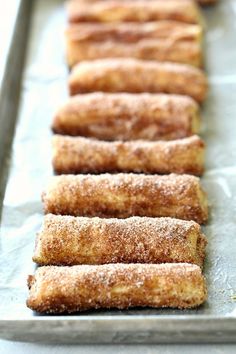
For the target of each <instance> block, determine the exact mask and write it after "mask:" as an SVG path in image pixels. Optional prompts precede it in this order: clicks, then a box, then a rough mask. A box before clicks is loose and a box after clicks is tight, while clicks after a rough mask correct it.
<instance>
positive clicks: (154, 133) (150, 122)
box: [52, 92, 200, 140]
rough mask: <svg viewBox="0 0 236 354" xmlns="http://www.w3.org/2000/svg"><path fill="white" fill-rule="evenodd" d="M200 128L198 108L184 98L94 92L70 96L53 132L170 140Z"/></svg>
mask: <svg viewBox="0 0 236 354" xmlns="http://www.w3.org/2000/svg"><path fill="white" fill-rule="evenodd" d="M199 126H200V115H199V107H198V105H197V104H196V102H195V101H194V100H193V99H192V98H190V97H187V96H179V95H165V94H150V93H143V94H130V93H102V92H95V93H90V94H84V95H76V96H73V97H70V98H69V100H68V101H67V102H66V103H65V104H64V105H63V106H62V107H61V108H59V109H58V111H57V113H56V115H55V116H54V119H53V124H52V129H53V131H54V132H55V133H58V134H67V135H82V136H87V137H94V138H98V139H102V140H137V139H145V140H170V139H178V138H183V137H186V136H190V135H193V134H196V133H198V131H199Z"/></svg>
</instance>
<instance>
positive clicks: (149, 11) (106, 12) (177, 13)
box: [66, 0, 201, 23]
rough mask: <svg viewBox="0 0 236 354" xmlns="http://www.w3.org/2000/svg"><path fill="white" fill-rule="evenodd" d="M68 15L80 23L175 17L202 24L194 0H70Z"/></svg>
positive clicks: (72, 20) (74, 21)
mask: <svg viewBox="0 0 236 354" xmlns="http://www.w3.org/2000/svg"><path fill="white" fill-rule="evenodd" d="M66 9H67V16H68V20H69V22H71V23H77V22H147V21H159V20H175V21H180V22H186V23H199V22H201V16H200V12H199V9H198V6H197V4H196V3H195V1H191V0H182V1H179V0H169V1H159V0H157V1H155V0H153V1H146V0H136V1H135V0H126V1H120V0H107V1H104V0H101V1H99V0H98V1H96V2H95V1H93V2H92V4H91V1H84V0H83V1H77V0H71V1H68V2H67V6H66Z"/></svg>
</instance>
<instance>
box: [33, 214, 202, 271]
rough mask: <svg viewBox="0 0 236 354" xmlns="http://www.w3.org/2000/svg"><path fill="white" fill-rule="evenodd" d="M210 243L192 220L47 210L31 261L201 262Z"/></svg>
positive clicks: (65, 262)
mask: <svg viewBox="0 0 236 354" xmlns="http://www.w3.org/2000/svg"><path fill="white" fill-rule="evenodd" d="M206 243H207V241H206V237H205V236H204V235H203V234H202V233H201V228H200V226H199V225H198V224H197V223H195V222H194V221H185V220H178V219H171V218H148V217H132V218H128V219H100V218H86V217H73V216H61V215H52V214H48V215H46V216H45V217H44V223H43V226H42V229H41V231H40V233H39V234H38V235H37V239H36V244H35V251H34V256H33V260H34V262H36V263H38V264H40V265H77V264H105V263H179V262H181V263H193V264H197V265H199V266H202V265H203V261H204V258H205V247H206Z"/></svg>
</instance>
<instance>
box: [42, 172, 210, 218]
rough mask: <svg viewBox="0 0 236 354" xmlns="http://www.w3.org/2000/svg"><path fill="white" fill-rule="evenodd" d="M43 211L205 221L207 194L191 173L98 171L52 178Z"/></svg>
mask: <svg viewBox="0 0 236 354" xmlns="http://www.w3.org/2000/svg"><path fill="white" fill-rule="evenodd" d="M42 199H43V203H44V210H45V213H46V214H48V213H52V214H61V215H74V216H100V217H117V218H126V217H129V216H135V215H136V216H151V217H158V216H170V217H175V218H179V219H185V220H194V221H196V222H198V223H199V224H201V223H204V222H206V221H207V217H208V205H207V197H206V195H205V193H204V191H203V190H202V188H201V185H200V182H199V178H197V177H194V176H190V175H176V174H171V175H164V176H159V175H142V174H138V175H137V174H132V173H130V174H125V173H120V174H115V175H112V174H108V173H107V174H101V175H61V176H54V177H52V178H51V181H50V183H49V184H48V187H47V188H46V190H45V192H44V193H43V195H42Z"/></svg>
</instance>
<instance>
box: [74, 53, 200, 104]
mask: <svg viewBox="0 0 236 354" xmlns="http://www.w3.org/2000/svg"><path fill="white" fill-rule="evenodd" d="M69 90H70V94H71V95H75V94H77V93H88V92H93V91H104V92H130V93H140V92H152V93H158V92H162V93H175V94H182V95H187V96H191V97H192V98H194V99H195V100H196V101H199V102H202V101H204V99H205V98H206V94H207V79H206V76H205V74H204V73H203V71H201V70H200V69H198V68H194V67H192V66H189V65H185V64H177V63H168V62H165V63H161V62H155V61H148V60H139V59H131V58H119V59H116V58H112V59H100V60H91V61H83V62H81V63H79V64H77V65H76V66H74V68H73V69H72V72H71V74H70V77H69Z"/></svg>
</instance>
